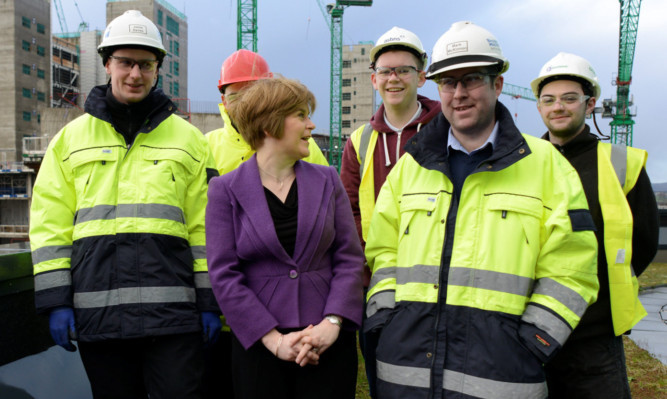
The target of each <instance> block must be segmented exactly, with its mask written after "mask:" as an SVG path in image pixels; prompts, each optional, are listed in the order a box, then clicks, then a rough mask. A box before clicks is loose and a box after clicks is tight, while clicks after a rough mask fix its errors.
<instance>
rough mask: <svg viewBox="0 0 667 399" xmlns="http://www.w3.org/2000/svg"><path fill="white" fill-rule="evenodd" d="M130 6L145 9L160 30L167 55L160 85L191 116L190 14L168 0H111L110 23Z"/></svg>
mask: <svg viewBox="0 0 667 399" xmlns="http://www.w3.org/2000/svg"><path fill="white" fill-rule="evenodd" d="M127 10H139V11H141V13H142V14H144V15H145V16H146V17H147V18H149V19H151V20H152V21H153V22H155V25H157V27H158V29H159V30H160V34H161V35H162V44H163V45H164V47H165V49H166V50H167V56H166V57H165V59H164V62H163V63H162V67H161V68H160V81H159V83H158V87H161V88H162V90H163V91H164V92H165V94H166V95H168V96H169V97H171V99H172V101H174V102H175V103H176V105H177V106H178V108H179V111H180V112H181V114H182V115H184V116H186V117H187V118H188V119H189V113H190V111H189V109H190V107H189V104H188V100H187V98H188V62H187V61H188V45H187V43H188V21H187V17H186V16H185V14H183V13H182V12H180V11H178V10H177V9H176V8H175V7H174V6H172V5H171V4H169V3H168V2H167V1H165V0H108V1H107V24H109V22H111V21H112V20H113V19H114V18H116V17H118V16H120V15H121V14H123V13H124V12H125V11H127Z"/></svg>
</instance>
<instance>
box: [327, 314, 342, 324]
mask: <svg viewBox="0 0 667 399" xmlns="http://www.w3.org/2000/svg"><path fill="white" fill-rule="evenodd" d="M324 318H325V319H327V320H329V323H331V324H334V325H337V326H338V327H342V326H343V319H341V318H340V316H336V315H335V314H329V315H326V316H324Z"/></svg>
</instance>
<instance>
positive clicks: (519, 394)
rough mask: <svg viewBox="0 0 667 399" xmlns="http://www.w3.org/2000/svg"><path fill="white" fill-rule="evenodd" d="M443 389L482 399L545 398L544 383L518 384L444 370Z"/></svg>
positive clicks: (545, 389) (545, 386) (545, 385)
mask: <svg viewBox="0 0 667 399" xmlns="http://www.w3.org/2000/svg"><path fill="white" fill-rule="evenodd" d="M443 388H444V389H447V390H449V391H454V392H461V393H463V394H465V395H469V396H474V397H476V398H484V399H507V398H536V399H537V398H546V397H547V384H546V382H538V383H520V382H505V381H496V380H490V379H488V378H481V377H475V376H472V375H467V374H463V373H460V372H458V371H452V370H445V375H444V380H443Z"/></svg>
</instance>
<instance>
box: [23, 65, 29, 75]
mask: <svg viewBox="0 0 667 399" xmlns="http://www.w3.org/2000/svg"><path fill="white" fill-rule="evenodd" d="M23 73H24V74H26V75H30V65H26V64H23Z"/></svg>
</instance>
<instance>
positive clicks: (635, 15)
mask: <svg viewBox="0 0 667 399" xmlns="http://www.w3.org/2000/svg"><path fill="white" fill-rule="evenodd" d="M619 2H620V3H621V26H620V29H619V30H620V40H619V46H618V77H617V78H616V112H614V114H613V118H614V119H613V120H612V121H611V122H610V124H609V125H610V126H611V141H612V143H617V144H625V145H627V146H632V129H633V126H634V124H635V121H633V120H632V116H633V115H632V113H631V112H630V106H631V105H632V103H631V102H630V83H632V63H633V60H634V58H635V44H636V43H637V26H638V24H639V6H640V5H641V0H619Z"/></svg>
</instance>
